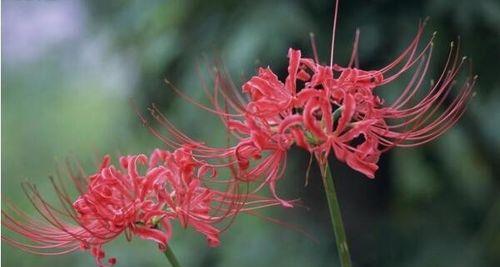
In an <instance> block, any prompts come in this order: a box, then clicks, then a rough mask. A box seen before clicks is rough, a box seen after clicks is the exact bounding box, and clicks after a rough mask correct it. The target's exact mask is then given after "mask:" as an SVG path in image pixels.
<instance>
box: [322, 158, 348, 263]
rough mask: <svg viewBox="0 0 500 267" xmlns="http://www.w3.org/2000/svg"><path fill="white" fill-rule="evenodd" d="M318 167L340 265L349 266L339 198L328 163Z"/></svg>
mask: <svg viewBox="0 0 500 267" xmlns="http://www.w3.org/2000/svg"><path fill="white" fill-rule="evenodd" d="M320 168H321V169H323V186H324V187H325V193H326V199H327V201H328V207H329V209H330V219H331V221H332V227H333V232H334V233H335V240H336V242H337V250H338V253H339V259H340V265H341V266H342V267H351V266H352V264H351V256H350V254H349V247H348V246H347V240H346V236H345V231H344V224H343V223H342V215H341V212H340V206H339V200H338V199H337V194H336V193H335V184H334V183H333V177H332V173H331V172H330V168H329V167H328V164H326V166H320Z"/></svg>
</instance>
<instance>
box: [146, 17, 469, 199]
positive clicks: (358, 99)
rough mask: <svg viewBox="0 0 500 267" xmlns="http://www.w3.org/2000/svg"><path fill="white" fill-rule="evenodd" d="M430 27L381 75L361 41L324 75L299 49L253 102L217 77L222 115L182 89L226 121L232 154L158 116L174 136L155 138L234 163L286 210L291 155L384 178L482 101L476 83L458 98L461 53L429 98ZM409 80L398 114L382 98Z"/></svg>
mask: <svg viewBox="0 0 500 267" xmlns="http://www.w3.org/2000/svg"><path fill="white" fill-rule="evenodd" d="M424 26H425V23H421V24H420V25H419V27H418V31H417V34H416V36H415V38H414V39H413V40H412V41H411V42H410V45H409V46H408V47H407V48H406V49H405V50H404V51H403V52H402V53H401V54H400V55H399V56H398V57H397V58H396V59H395V60H393V61H392V62H390V63H389V64H388V65H387V66H385V67H383V68H381V69H379V70H362V69H360V68H359V67H358V66H357V65H358V63H357V62H358V61H359V60H358V55H357V47H358V41H359V32H357V33H356V38H355V42H354V48H353V52H352V56H351V60H350V62H349V64H348V65H347V66H345V67H343V66H340V65H338V64H333V58H332V62H331V64H330V65H322V64H321V63H319V62H318V59H317V56H315V57H314V58H315V59H311V58H303V57H302V54H301V51H300V50H294V49H290V50H289V52H288V58H289V62H288V76H287V77H286V79H285V81H284V82H282V81H280V80H279V79H278V77H277V75H276V74H274V73H273V71H272V70H271V69H270V68H269V67H267V68H259V69H258V74H257V75H256V76H254V77H252V78H250V79H249V80H248V81H247V82H246V83H245V84H243V86H242V91H243V93H244V94H246V95H247V96H248V101H244V100H242V98H241V97H240V96H239V95H238V94H237V93H235V91H234V85H233V83H232V81H231V80H230V79H229V78H228V77H227V75H226V74H225V73H224V72H223V71H220V70H218V71H216V73H215V81H214V82H215V83H214V88H215V90H214V91H213V93H212V94H209V99H210V101H211V103H212V104H213V107H207V106H205V105H202V104H200V103H197V102H195V101H193V100H192V99H190V98H188V97H186V96H185V95H183V94H182V93H181V92H179V91H178V89H176V88H175V87H173V86H172V87H173V88H174V90H176V91H177V92H178V93H179V94H180V95H181V96H182V97H184V98H186V99H188V100H189V101H190V102H192V103H195V104H196V105H197V106H199V107H201V108H203V109H204V110H207V111H210V112H213V113H215V114H217V115H219V116H220V117H221V118H222V121H223V122H224V123H225V125H226V126H227V129H228V130H229V131H230V133H231V134H232V135H233V136H235V137H236V140H237V143H236V144H235V145H233V146H231V147H228V148H211V147H209V146H206V145H204V144H203V143H201V142H198V141H195V140H192V139H190V138H188V137H187V136H185V135H184V134H182V133H180V132H179V131H178V130H177V129H175V127H174V126H173V125H172V124H171V123H170V122H169V121H168V120H167V119H166V118H165V117H164V116H162V115H159V113H158V110H156V109H153V115H154V116H155V117H156V118H157V119H158V120H159V121H160V123H161V124H162V125H164V126H166V127H167V129H168V131H169V133H170V135H169V136H165V135H162V134H160V133H159V132H158V131H157V130H154V129H153V130H152V131H153V133H154V134H155V135H157V136H158V137H160V138H161V139H162V140H163V141H164V142H165V143H166V144H167V145H171V146H172V147H176V146H178V144H179V143H184V142H187V143H189V144H191V145H192V146H193V147H196V148H195V149H194V151H196V154H197V156H200V157H203V158H220V159H227V161H228V162H229V163H227V164H225V165H224V164H222V165H220V167H227V166H233V165H234V164H236V165H237V168H236V172H238V177H239V178H240V179H244V180H246V181H257V180H260V181H261V186H259V189H260V188H261V187H262V186H263V185H264V184H269V186H270V190H271V192H272V193H273V194H274V196H275V197H276V198H277V199H278V200H280V201H281V203H282V204H283V205H284V206H291V205H290V204H289V203H287V202H286V201H284V200H281V199H280V198H279V197H277V195H276V189H275V185H276V182H277V180H279V179H280V178H281V177H282V176H283V173H284V169H285V166H286V155H287V151H288V149H289V148H290V147H291V146H292V145H293V144H296V145H298V146H299V147H302V148H304V149H306V150H308V151H309V152H310V153H312V154H313V155H314V156H315V157H316V158H317V160H318V161H319V163H320V164H321V165H324V164H326V160H327V158H328V156H329V155H330V154H331V153H332V152H333V154H334V155H335V157H336V158H337V159H338V160H340V161H343V162H345V163H346V164H347V165H349V166H350V167H351V168H353V169H354V170H356V171H359V172H361V173H363V174H364V175H366V176H367V177H369V178H374V176H375V172H376V170H377V169H378V165H377V163H378V160H379V158H380V155H381V154H382V153H383V152H384V151H387V150H388V149H390V148H392V147H395V146H401V147H408V146H416V145H420V144H424V143H427V142H430V141H432V140H434V139H436V138H437V137H439V136H440V135H442V134H443V133H444V132H446V130H448V129H449V128H450V127H452V126H453V125H454V124H455V123H456V122H457V121H458V119H459V118H460V117H461V115H462V114H463V112H464V111H465V108H466V105H467V103H468V101H469V100H470V98H471V96H472V89H473V87H474V85H475V82H476V79H477V77H476V76H474V77H471V76H469V77H468V78H466V79H465V82H464V84H463V85H462V86H461V87H460V88H459V90H458V92H459V93H458V94H457V95H456V96H453V95H452V93H451V92H452V91H453V88H454V87H455V85H456V79H457V77H458V75H459V74H460V72H461V70H462V69H463V66H464V64H465V58H461V56H460V52H459V49H458V48H455V47H454V46H453V45H452V46H451V49H450V52H449V56H448V60H447V62H446V64H445V66H444V68H443V71H442V74H441V75H440V76H439V78H438V79H437V80H436V82H434V83H432V84H431V85H430V86H429V87H428V88H427V89H422V87H424V86H423V81H424V80H425V78H426V76H427V70H428V67H429V64H430V59H431V55H432V50H433V38H434V35H433V36H432V38H431V39H430V40H429V41H428V42H427V43H425V44H424V45H423V46H422V45H420V40H421V38H422V35H423V32H424ZM332 45H333V42H332ZM421 46H422V48H420V47H421ZM332 50H333V47H332ZM313 51H314V52H315V51H316V49H315V46H314V43H313ZM332 56H333V55H332ZM353 64H355V65H356V66H355V67H353V66H352V65H353ZM405 74H410V75H411V77H410V81H409V82H408V83H407V85H406V87H405V88H404V90H402V93H401V94H400V96H399V97H398V98H397V99H396V100H395V101H394V102H393V103H392V104H388V103H386V101H385V100H384V99H383V98H382V97H381V96H380V95H379V94H378V91H379V90H382V89H383V88H384V87H385V86H386V85H388V84H390V83H392V82H394V81H396V80H397V79H399V78H400V77H401V76H403V75H405ZM205 91H207V92H208V91H209V90H207V89H206V88H205ZM422 91H425V93H422ZM422 94H423V95H424V96H423V97H419V95H422ZM221 97H222V98H223V101H221V100H220V99H219V98H221ZM450 99H451V100H450ZM229 110H231V111H233V112H229ZM172 137H173V138H172Z"/></svg>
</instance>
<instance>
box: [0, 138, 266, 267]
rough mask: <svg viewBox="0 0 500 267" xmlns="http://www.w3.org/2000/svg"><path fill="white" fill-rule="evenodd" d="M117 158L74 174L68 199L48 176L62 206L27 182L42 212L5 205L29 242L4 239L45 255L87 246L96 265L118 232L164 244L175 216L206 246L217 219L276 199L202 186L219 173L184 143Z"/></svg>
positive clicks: (214, 239)
mask: <svg viewBox="0 0 500 267" xmlns="http://www.w3.org/2000/svg"><path fill="white" fill-rule="evenodd" d="M119 162H120V166H119V167H118V168H117V167H115V166H114V165H112V164H110V157H108V156H107V157H105V158H104V160H103V161H102V164H101V166H100V168H99V170H98V171H97V172H96V173H95V174H93V175H91V176H89V177H88V178H86V180H85V181H84V182H85V183H87V185H86V186H83V185H82V183H81V182H80V180H78V178H77V177H76V176H75V177H73V178H74V179H75V181H77V182H76V184H77V188H78V189H79V190H81V195H80V196H79V197H78V198H77V199H76V201H74V202H72V201H71V198H70V196H69V195H68V194H67V193H66V189H65V188H64V187H63V186H62V185H60V184H58V183H56V182H54V180H52V181H53V185H54V189H55V192H56V193H57V196H58V199H59V202H60V204H61V206H62V208H61V207H57V206H56V205H54V204H52V203H49V202H48V201H46V200H45V198H44V197H42V195H41V194H40V192H39V191H38V190H37V188H36V187H35V186H33V185H26V187H25V189H26V192H27V195H28V197H29V199H30V201H31V202H32V204H33V205H34V207H35V208H36V210H37V211H38V213H39V214H40V215H41V217H42V218H41V219H39V218H34V217H31V216H29V215H28V214H26V213H25V212H23V211H21V210H20V209H18V208H16V207H15V206H14V205H13V204H12V203H9V204H8V207H9V210H10V212H6V211H4V210H2V216H3V222H2V223H3V225H4V226H5V227H6V228H7V229H9V230H11V231H12V232H15V233H17V234H19V235H21V236H23V237H24V238H26V239H27V240H28V242H26V241H21V240H20V239H17V238H13V237H10V236H2V239H3V240H5V241H7V242H8V243H10V244H12V245H14V246H16V247H19V248H21V249H23V250H26V251H29V252H33V253H37V254H43V255H57V254H63V253H68V252H72V251H75V250H79V249H84V250H89V251H90V253H91V254H92V256H93V257H94V258H95V259H96V263H97V265H98V266H105V265H106V264H105V263H104V262H103V260H104V259H105V257H106V255H105V253H104V250H103V245H104V244H106V243H107V242H109V241H111V240H113V239H114V238H115V237H117V236H118V235H120V234H122V233H123V234H124V235H125V237H126V238H127V240H129V241H130V240H131V239H132V237H133V236H137V237H139V238H142V239H147V240H151V241H153V242H155V243H157V244H158V245H159V248H160V249H161V250H164V249H165V248H166V246H167V245H168V242H169V239H170V237H171V235H172V226H171V223H172V222H174V221H177V222H179V224H180V225H181V226H182V227H184V228H187V227H192V228H193V229H195V230H196V231H198V232H200V233H201V234H203V235H204V236H205V237H206V238H207V241H208V244H209V246H217V245H219V242H220V241H219V233H220V231H221V230H220V229H219V228H218V227H217V224H218V223H219V222H221V221H223V220H224V219H225V218H228V217H232V216H234V215H236V214H237V213H238V212H239V211H243V212H245V211H250V210H253V209H256V208H259V207H261V206H269V205H274V204H275V203H276V201H275V200H266V199H263V198H258V197H255V196H251V195H248V196H245V195H243V194H241V195H239V194H236V193H235V194H232V193H229V191H228V192H222V191H218V190H215V189H209V188H207V187H205V185H204V183H205V180H206V179H215V178H216V177H215V176H216V175H217V173H216V172H215V169H214V168H213V167H211V166H210V165H208V164H207V163H205V162H200V161H197V160H195V159H194V158H193V157H192V154H191V151H190V149H189V148H187V147H182V148H179V149H177V150H176V151H174V152H172V153H171V152H168V151H165V150H160V149H156V150H155V151H154V152H153V153H152V154H151V155H150V156H149V157H147V156H146V155H142V154H141V155H130V156H123V157H121V158H120V160H119ZM141 168H143V169H144V171H140V169H141ZM243 198H245V199H246V200H247V201H246V202H244V201H243ZM115 263H116V259H115V258H109V259H108V264H109V265H113V264H115Z"/></svg>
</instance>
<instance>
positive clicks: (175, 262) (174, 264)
mask: <svg viewBox="0 0 500 267" xmlns="http://www.w3.org/2000/svg"><path fill="white" fill-rule="evenodd" d="M164 254H165V256H166V257H167V259H168V261H169V262H170V265H172V267H181V265H180V264H179V261H178V260H177V258H176V257H175V254H174V252H173V251H172V249H170V246H168V245H167V248H166V249H165V252H164Z"/></svg>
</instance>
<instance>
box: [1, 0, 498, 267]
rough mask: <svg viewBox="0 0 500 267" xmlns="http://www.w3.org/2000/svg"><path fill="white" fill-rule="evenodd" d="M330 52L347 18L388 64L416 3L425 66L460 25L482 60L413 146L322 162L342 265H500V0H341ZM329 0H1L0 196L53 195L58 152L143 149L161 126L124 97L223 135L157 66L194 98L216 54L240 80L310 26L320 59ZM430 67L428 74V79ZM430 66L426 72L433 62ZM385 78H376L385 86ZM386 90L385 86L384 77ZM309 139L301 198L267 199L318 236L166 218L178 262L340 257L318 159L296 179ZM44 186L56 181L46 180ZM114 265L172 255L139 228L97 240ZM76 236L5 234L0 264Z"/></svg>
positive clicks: (81, 256)
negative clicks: (26, 241) (360, 168)
mask: <svg viewBox="0 0 500 267" xmlns="http://www.w3.org/2000/svg"><path fill="white" fill-rule="evenodd" d="M340 5H341V10H340V13H339V16H340V21H339V24H338V33H337V34H338V35H337V43H336V60H337V61H339V62H340V63H345V62H347V61H348V58H349V56H350V48H351V44H352V40H353V35H354V32H355V29H356V27H359V28H360V30H361V45H360V59H361V67H362V68H366V69H370V68H377V67H381V66H384V64H386V63H388V62H389V61H390V60H392V59H393V58H395V56H397V55H398V54H399V52H400V51H402V48H404V47H405V46H406V45H407V44H408V42H409V40H410V39H411V38H412V37H413V36H414V34H415V32H416V24H417V22H418V20H419V19H420V18H424V17H426V16H430V17H431V20H430V25H429V26H428V27H427V32H426V36H425V38H424V39H426V38H429V37H430V35H431V34H432V32H433V31H435V30H436V31H438V37H437V40H436V42H435V43H436V54H435V56H434V61H433V63H432V70H431V72H430V74H436V73H437V71H439V70H440V66H442V63H443V60H444V57H445V55H446V52H447V49H448V45H449V41H451V40H456V38H457V36H459V35H460V36H461V39H462V43H463V51H464V54H465V55H467V56H469V57H471V58H472V59H473V64H474V72H475V73H478V74H479V76H480V79H479V84H478V86H477V87H476V88H477V90H476V91H477V96H476V97H475V99H474V100H473V101H472V103H471V105H470V107H469V110H468V111H467V113H466V114H465V116H464V117H463V119H462V120H461V121H460V122H459V124H458V125H457V126H455V127H454V128H453V129H452V130H450V131H449V132H448V133H447V134H445V135H444V136H443V137H441V138H440V139H439V140H437V141H434V142H432V143H430V144H427V145H424V146H422V147H418V148H416V149H394V150H391V151H390V152H389V153H386V154H384V155H383V157H382V159H381V161H380V170H379V171H378V173H377V177H376V179H374V180H369V179H367V178H365V177H363V176H362V175H361V174H359V173H357V172H354V171H352V170H350V169H349V168H348V167H346V166H344V165H343V164H341V163H338V162H334V163H333V164H334V165H333V170H334V176H335V179H336V183H337V191H338V192H339V195H340V201H341V206H342V211H343V213H344V219H345V226H346V228H347V229H346V230H347V236H348V240H349V242H350V246H351V251H352V258H353V262H354V266H357V267H371V266H385V267H390V266H398V267H400V266H455V267H458V266H500V194H499V191H500V152H499V151H500V76H499V71H500V68H499V67H498V63H499V60H500V49H499V47H500V1H498V0H475V1H470V0H457V1H448V0H429V1H417V0H411V1H399V0H356V1H354V0H350V1H341V4H340ZM332 8H333V1H328V0H325V1H306V0H303V1H265V0H260V1H255V0H254V1H250V0H248V1H229V0H217V1H180V0H177V1H98V0H94V1H76V0H65V1H62V0H61V1H58V0H39V1H35V0H23V1H2V167H3V168H2V197H7V198H9V199H12V200H14V201H15V202H17V203H19V205H20V206H21V207H23V208H25V209H27V210H31V211H32V210H33V209H30V206H29V205H28V201H27V199H26V198H25V196H24V195H23V193H22V190H21V188H20V186H19V184H20V183H21V182H22V181H26V180H28V181H32V182H34V183H36V184H37V185H39V187H40V188H41V190H42V191H44V192H46V194H47V196H48V197H49V198H50V196H51V195H50V194H51V193H50V186H49V183H48V179H47V177H48V176H49V175H51V174H53V173H54V170H55V167H56V162H58V161H59V162H61V161H64V160H65V159H66V158H67V157H76V158H78V159H80V160H81V161H82V162H83V165H84V166H85V167H86V169H87V170H88V172H91V171H92V168H93V166H94V165H93V164H94V162H95V160H96V159H98V158H100V157H101V156H102V155H103V154H105V153H110V154H115V153H117V152H119V153H137V152H143V153H148V152H149V151H151V149H153V148H154V147H157V146H161V142H160V141H159V140H157V139H156V138H154V137H153V136H152V135H150V134H149V133H148V131H147V130H146V129H145V128H144V127H143V126H142V125H141V123H140V122H139V120H138V119H137V117H136V116H135V113H134V111H133V109H132V108H131V106H130V105H129V99H133V101H134V102H135V103H136V105H137V106H138V107H139V109H140V110H142V111H145V110H146V107H147V106H148V105H149V104H151V103H156V104H158V105H159V106H160V107H161V109H162V110H163V111H164V112H165V113H166V114H167V115H168V116H169V118H171V119H172V120H173V121H174V122H175V123H176V124H177V125H178V126H179V128H180V129H182V130H184V131H185V132H187V133H189V134H190V135H192V136H195V137H197V138H200V139H203V140H206V141H207V142H209V143H216V144H217V143H219V142H220V141H221V140H222V139H223V136H224V132H223V130H222V129H221V128H222V127H221V125H220V124H219V123H217V120H216V118H213V117H211V116H210V115H207V114H206V112H203V111H200V110H199V109H197V108H195V107H193V106H192V105H190V104H188V103H186V102H185V101H184V100H182V99H180V98H179V97H176V95H175V94H174V93H173V92H172V91H171V90H169V89H168V87H167V86H166V85H165V84H164V82H163V79H164V78H169V79H170V80H171V81H172V82H173V83H174V84H176V85H177V86H178V87H179V88H181V89H182V90H184V91H185V92H187V93H188V94H189V95H191V96H193V97H195V98H199V99H202V98H203V96H202V92H201V90H200V89H201V86H200V82H199V78H198V76H197V74H196V67H197V66H198V65H200V64H201V66H202V70H204V68H205V63H207V60H206V59H207V58H212V57H221V58H222V59H223V61H224V63H225V64H226V66H227V67H228V69H230V72H231V74H232V75H233V77H236V78H235V80H236V81H237V82H238V83H239V84H241V82H242V81H244V80H245V78H248V77H250V76H251V75H253V74H254V73H255V69H256V67H258V66H267V65H270V66H271V67H272V68H273V69H274V70H276V71H277V72H278V73H279V74H280V75H281V77H284V76H285V75H286V64H287V58H286V54H287V49H288V47H290V46H292V47H294V48H299V49H301V50H302V51H303V53H304V54H306V55H308V56H312V52H311V48H310V45H309V32H314V33H315V34H316V36H317V45H318V49H319V52H320V57H321V59H323V61H324V62H326V61H328V55H329V45H330V42H329V40H330V36H331V34H330V27H331V20H332ZM432 76H433V75H431V76H429V78H428V79H429V80H430V79H431V78H432ZM434 76H435V75H434ZM403 86H404V79H403V80H402V81H401V82H400V83H393V84H392V85H391V86H390V87H387V88H384V89H381V91H383V92H385V93H387V92H388V94H387V95H388V96H390V95H391V94H392V95H394V94H397V92H398V91H400V90H402V87H403ZM382 94H384V93H382ZM308 159H309V157H308V155H307V154H306V153H305V152H303V151H301V150H298V149H294V150H292V151H291V156H290V158H289V168H288V172H287V177H286V179H284V180H283V181H282V182H281V183H280V184H279V191H280V194H281V195H283V196H285V197H288V198H297V197H299V198H301V199H302V200H303V201H304V202H305V204H306V205H307V206H308V207H309V209H303V208H297V209H291V210H290V209H288V210H283V209H270V210H268V211H266V214H267V215H269V216H272V217H274V218H277V219H280V220H282V221H284V222H287V223H291V224H296V225H299V226H300V227H301V228H303V229H305V230H306V231H307V232H309V233H310V234H312V235H313V236H314V237H315V238H316V239H317V241H313V240H311V239H308V238H307V237H306V236H305V235H304V234H301V233H299V232H297V231H293V230H290V229H286V228H285V227H282V226H280V225H276V224H273V223H270V222H267V221H264V220H261V219H258V218H255V217H251V216H245V215H243V216H241V217H239V218H238V219H237V220H236V223H235V224H234V225H233V226H232V228H230V230H229V231H227V232H225V233H224V234H223V235H222V240H221V241H222V245H221V246H220V247H219V248H215V249H210V248H208V247H207V246H206V244H205V240H204V239H203V238H202V237H201V236H200V235H198V234H196V233H194V232H193V231H191V230H188V231H184V230H182V229H180V228H176V231H175V233H174V237H173V239H172V241H171V246H172V248H173V249H174V251H175V252H176V253H177V254H178V257H179V259H180V261H181V262H182V263H183V266H242V267H244V266H289V267H293V266H338V260H337V256H336V252H335V251H336V249H335V243H334V238H333V233H332V231H331V229H330V224H329V223H330V222H329V220H328V212H327V209H326V206H325V205H326V204H325V199H324V196H323V191H322V188H321V183H320V180H319V179H318V178H317V177H318V171H317V170H316V169H313V170H312V173H311V181H310V184H309V186H308V187H304V178H305V170H306V168H307V162H308ZM52 196H53V194H52ZM106 251H107V253H108V255H109V256H116V257H117V258H118V266H123V267H126V266H168V264H167V262H166V260H165V259H164V256H163V255H161V254H160V253H159V252H158V251H157V249H156V246H155V245H154V244H152V243H151V242H146V241H141V240H139V239H135V240H134V241H133V242H132V243H128V242H126V241H125V240H124V238H119V239H118V240H116V241H115V242H113V243H111V244H109V245H108V246H106ZM93 265H94V263H93V258H92V257H90V256H89V255H87V253H84V252H77V253H73V254H69V255H64V256H57V257H43V256H35V255H30V254H26V253H23V252H21V251H19V250H16V249H13V248H11V247H9V246H7V245H5V244H2V266H7V267H8V266H17V267H22V266H93Z"/></svg>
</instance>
